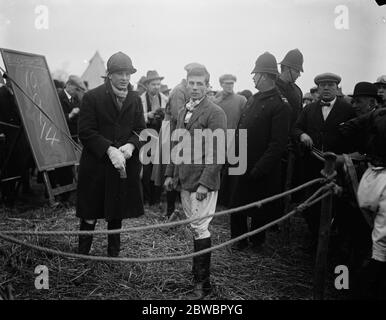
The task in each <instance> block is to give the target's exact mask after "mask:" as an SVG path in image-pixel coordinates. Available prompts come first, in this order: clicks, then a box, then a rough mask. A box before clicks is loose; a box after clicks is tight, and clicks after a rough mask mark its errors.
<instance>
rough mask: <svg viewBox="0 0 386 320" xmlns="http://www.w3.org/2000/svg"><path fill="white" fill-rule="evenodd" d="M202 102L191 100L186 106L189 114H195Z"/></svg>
mask: <svg viewBox="0 0 386 320" xmlns="http://www.w3.org/2000/svg"><path fill="white" fill-rule="evenodd" d="M201 101H202V99H201V100H192V99H190V100H189V101H188V102H187V104H186V105H185V108H186V109H187V110H188V111H189V112H193V110H194V108H195V107H197V106H198V105H199V104H200V102H201Z"/></svg>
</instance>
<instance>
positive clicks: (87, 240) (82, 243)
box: [78, 219, 96, 254]
mask: <svg viewBox="0 0 386 320" xmlns="http://www.w3.org/2000/svg"><path fill="white" fill-rule="evenodd" d="M95 224H96V222H95V223H93V224H90V223H87V222H86V221H84V220H83V219H81V220H80V227H79V230H80V231H83V230H84V231H93V230H94V229H95ZM92 238H93V236H92V235H91V236H90V235H80V236H79V245H78V253H79V254H89V252H90V249H91V244H92Z"/></svg>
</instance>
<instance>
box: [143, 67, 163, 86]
mask: <svg viewBox="0 0 386 320" xmlns="http://www.w3.org/2000/svg"><path fill="white" fill-rule="evenodd" d="M163 78H164V77H160V76H159V74H158V72H157V71H155V70H149V71H148V72H147V74H146V79H145V81H144V82H143V83H144V84H148V83H149V82H150V81H153V80H162V79H163Z"/></svg>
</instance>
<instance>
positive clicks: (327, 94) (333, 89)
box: [318, 81, 338, 101]
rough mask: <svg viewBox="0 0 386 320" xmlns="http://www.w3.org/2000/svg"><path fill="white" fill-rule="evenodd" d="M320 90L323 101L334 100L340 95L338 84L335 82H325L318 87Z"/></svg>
mask: <svg viewBox="0 0 386 320" xmlns="http://www.w3.org/2000/svg"><path fill="white" fill-rule="evenodd" d="M318 90H319V94H320V97H321V98H322V100H325V101H331V100H334V99H335V97H336V95H337V94H338V84H337V83H336V82H334V81H323V82H320V83H319V85H318Z"/></svg>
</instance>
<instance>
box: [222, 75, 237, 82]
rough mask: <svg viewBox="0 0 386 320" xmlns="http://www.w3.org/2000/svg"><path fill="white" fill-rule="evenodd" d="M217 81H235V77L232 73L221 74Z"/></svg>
mask: <svg viewBox="0 0 386 320" xmlns="http://www.w3.org/2000/svg"><path fill="white" fill-rule="evenodd" d="M219 81H220V83H223V82H225V81H233V82H236V81H237V78H236V77H235V76H234V75H233V74H223V75H222V76H221V77H220V78H219Z"/></svg>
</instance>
